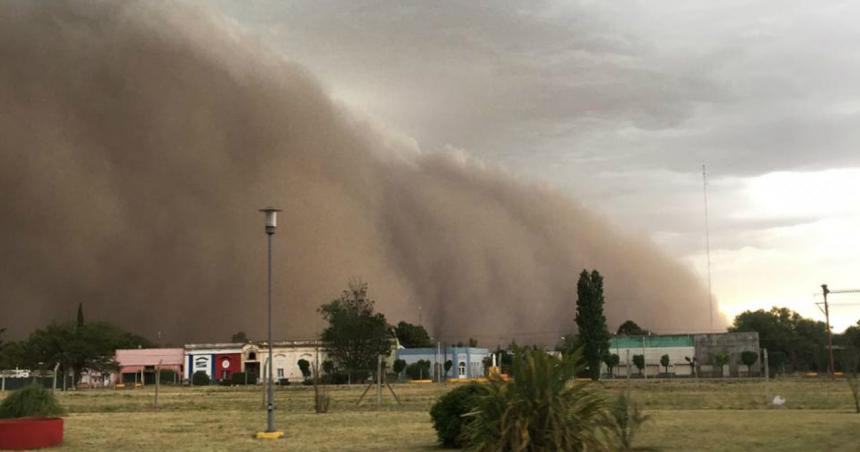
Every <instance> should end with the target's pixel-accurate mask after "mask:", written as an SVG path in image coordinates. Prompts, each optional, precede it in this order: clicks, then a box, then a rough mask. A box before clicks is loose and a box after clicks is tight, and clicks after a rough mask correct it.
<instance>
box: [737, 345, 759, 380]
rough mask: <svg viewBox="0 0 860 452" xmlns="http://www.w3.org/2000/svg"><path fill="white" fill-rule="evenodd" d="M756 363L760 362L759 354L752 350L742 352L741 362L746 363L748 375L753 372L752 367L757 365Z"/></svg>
mask: <svg viewBox="0 0 860 452" xmlns="http://www.w3.org/2000/svg"><path fill="white" fill-rule="evenodd" d="M756 361H758V353H756V352H753V351H750V350H745V351H742V352H741V362H742V363H744V365H745V366H747V375H749V374H750V372H752V366H753V364H755V363H756Z"/></svg>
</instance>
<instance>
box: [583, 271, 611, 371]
mask: <svg viewBox="0 0 860 452" xmlns="http://www.w3.org/2000/svg"><path fill="white" fill-rule="evenodd" d="M576 295H577V299H576V326H577V327H578V328H579V340H580V341H581V343H582V347H583V352H582V355H583V358H584V361H585V363H586V364H587V366H588V369H587V370H588V375H589V376H590V377H591V379H593V380H596V379H598V378H599V377H600V360H601V359H602V358H603V356H604V355H605V354H606V353H607V351H608V350H609V330H608V329H607V328H606V317H605V316H604V315H603V302H604V300H603V277H602V276H600V273H598V272H597V270H594V271H592V272H591V273H590V274H589V273H588V271H586V270H583V271H582V273H580V274H579V281H578V282H577V284H576Z"/></svg>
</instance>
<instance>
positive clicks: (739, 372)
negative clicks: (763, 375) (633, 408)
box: [601, 332, 762, 377]
mask: <svg viewBox="0 0 860 452" xmlns="http://www.w3.org/2000/svg"><path fill="white" fill-rule="evenodd" d="M746 351H751V352H755V353H756V354H758V355H759V357H758V359H757V361H756V364H755V365H753V366H751V368H750V369H749V370H747V368H746V366H745V365H743V363H742V362H741V354H742V353H743V352H746ZM609 353H611V354H616V355H618V358H619V361H620V363H619V365H618V366H617V368H616V369H614V370H613V375H614V376H616V377H626V376H627V375H628V374H629V375H631V376H644V377H655V376H658V375H664V374H668V375H673V376H684V377H688V376H694V375H697V376H707V377H728V376H758V375H760V369H761V365H762V360H761V354H760V348H759V340H758V333H756V332H749V333H747V332H745V333H703V334H676V335H652V336H614V337H612V338H611V339H610V341H609ZM721 353H725V354H726V355H727V356H728V359H729V364H728V365H726V366H724V367H723V368H720V367H719V366H718V365H717V361H716V360H717V355H719V354H721ZM636 355H644V357H645V367H644V369H643V370H642V371H640V370H639V368H638V367H636V365H635V364H634V356H636ZM663 355H668V356H669V366H668V371H667V369H666V368H665V367H664V366H663V365H662V364H661V362H660V360H661V358H662V357H663ZM601 374H603V375H604V376H608V375H609V369H608V367H607V366H606V364H605V363H604V364H601Z"/></svg>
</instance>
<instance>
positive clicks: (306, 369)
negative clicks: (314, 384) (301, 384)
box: [298, 358, 311, 380]
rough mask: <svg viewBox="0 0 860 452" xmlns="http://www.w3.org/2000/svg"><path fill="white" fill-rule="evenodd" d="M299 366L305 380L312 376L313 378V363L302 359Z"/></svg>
mask: <svg viewBox="0 0 860 452" xmlns="http://www.w3.org/2000/svg"><path fill="white" fill-rule="evenodd" d="M298 364H299V370H300V371H301V372H302V377H304V378H305V380H307V379H308V378H310V376H311V363H310V362H309V361H308V360H306V359H304V358H302V359H300V360H299V362H298Z"/></svg>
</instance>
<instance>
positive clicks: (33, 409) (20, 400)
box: [0, 384, 64, 419]
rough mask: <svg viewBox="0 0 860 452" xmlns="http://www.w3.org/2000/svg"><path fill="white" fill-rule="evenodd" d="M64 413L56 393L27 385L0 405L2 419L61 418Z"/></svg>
mask: <svg viewBox="0 0 860 452" xmlns="http://www.w3.org/2000/svg"><path fill="white" fill-rule="evenodd" d="M63 413H64V410H63V407H62V406H60V404H59V403H58V402H57V399H56V397H54V393H52V392H51V391H49V390H47V389H45V388H43V387H42V386H40V385H36V384H31V385H27V386H25V387H23V388H21V389H19V390H17V391H15V392H13V393H12V394H11V395H9V397H6V399H4V400H3V403H0V419H6V418H16V417H46V416H59V415H61V414H63Z"/></svg>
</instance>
